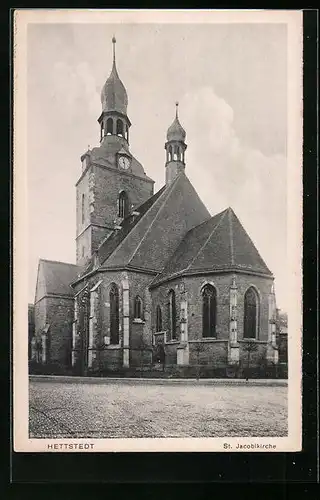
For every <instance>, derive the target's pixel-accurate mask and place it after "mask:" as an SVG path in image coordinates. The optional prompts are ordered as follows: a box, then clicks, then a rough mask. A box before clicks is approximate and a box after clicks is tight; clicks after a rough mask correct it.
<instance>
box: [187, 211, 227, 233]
mask: <svg viewBox="0 0 320 500" xmlns="http://www.w3.org/2000/svg"><path fill="white" fill-rule="evenodd" d="M227 210H228V208H225V209H224V210H221V212H218V213H217V214H214V215H212V216H211V217H210V219H207V220H204V221H203V222H200V224H198V225H197V226H194V227H192V228H191V229H189V231H188V233H191V231H194V230H195V229H198V228H199V227H201V226H203V225H204V224H208V223H209V222H210V221H212V219H214V218H215V217H218V215H220V216H222V214H223V213H224V212H226V211H227ZM188 233H187V234H188Z"/></svg>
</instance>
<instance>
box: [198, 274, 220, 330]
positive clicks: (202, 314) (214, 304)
mask: <svg viewBox="0 0 320 500" xmlns="http://www.w3.org/2000/svg"><path fill="white" fill-rule="evenodd" d="M209 288H210V289H212V290H213V296H212V297H213V300H214V303H213V306H214V310H213V320H214V324H213V328H211V327H212V325H211V321H210V320H209V329H208V332H209V335H205V334H204V333H205V331H204V326H205V325H204V306H205V302H204V293H205V290H206V289H209ZM210 304H211V299H210ZM209 312H210V311H208V313H209ZM201 316H202V318H201V320H202V330H201V331H202V338H204V339H208V338H209V339H210V338H211V339H216V338H217V288H216V287H215V286H214V285H212V284H211V283H206V284H205V285H203V286H202V288H201ZM211 330H213V332H214V335H211Z"/></svg>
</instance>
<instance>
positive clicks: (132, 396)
mask: <svg viewBox="0 0 320 500" xmlns="http://www.w3.org/2000/svg"><path fill="white" fill-rule="evenodd" d="M29 391H30V401H29V434H30V438H66V437H70V438H147V437H157V438H161V437H246V436H251V437H269V436H270V437H280V436H286V435H287V387H286V386H285V384H278V385H277V384H274V385H273V384H269V385H268V383H266V384H263V383H255V381H252V382H249V383H247V384H231V383H229V384H228V383H224V382H221V381H220V382H217V383H215V382H212V383H207V382H206V381H202V380H201V381H196V380H195V381H192V382H191V383H190V382H189V383H186V382H182V381H179V383H174V382H172V381H163V382H162V381H157V382H155V381H153V382H152V383H148V382H146V381H142V380H137V381H132V380H131V381H126V380H121V381H114V380H112V379H110V380H108V379H105V380H103V381H100V380H99V381H97V382H96V381H93V382H92V381H91V382H90V383H89V382H87V381H84V382H82V383H80V382H79V381H78V382H70V381H61V382H60V381H59V380H57V378H53V379H52V380H48V379H45V380H37V379H31V380H30V386H29Z"/></svg>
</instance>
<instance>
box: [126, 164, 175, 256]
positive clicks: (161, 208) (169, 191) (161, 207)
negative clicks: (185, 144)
mask: <svg viewBox="0 0 320 500" xmlns="http://www.w3.org/2000/svg"><path fill="white" fill-rule="evenodd" d="M183 175H184V173H183V172H181V173H180V174H179V175H178V176H177V177H176V178H175V179H174V181H173V182H172V184H171V185H170V186H168V194H167V196H166V197H165V198H164V199H163V200H162V204H161V206H160V208H159V210H158V212H157V213H156V215H155V217H154V219H153V221H152V222H151V224H150V225H149V227H148V229H147V231H146V232H145V233H144V235H143V237H142V238H141V240H140V241H139V244H138V245H137V246H136V248H135V250H134V252H133V254H132V255H131V257H130V258H129V259H128V264H129V265H130V262H131V261H132V260H133V259H134V256H135V255H136V253H137V251H138V249H139V248H140V247H141V245H142V242H143V241H144V239H145V238H146V236H147V234H148V233H149V232H150V230H151V228H152V226H153V225H154V223H155V221H156V220H157V218H158V216H159V214H160V213H161V211H162V210H163V207H164V206H165V202H166V201H167V200H168V198H169V197H170V195H171V193H172V191H173V187H174V186H175V185H176V184H177V183H178V180H179V179H181V178H182V176H183ZM165 192H166V189H165V190H164V191H163V193H162V194H164V193H165ZM161 196H162V195H160V196H159V198H158V199H160V198H161ZM142 219H143V217H142V218H141V219H140V220H142Z"/></svg>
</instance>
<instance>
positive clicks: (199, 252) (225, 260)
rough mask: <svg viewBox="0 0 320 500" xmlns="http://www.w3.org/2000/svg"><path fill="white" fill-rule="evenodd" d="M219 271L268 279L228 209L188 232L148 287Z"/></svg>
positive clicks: (244, 233) (267, 272)
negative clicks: (261, 276)
mask: <svg viewBox="0 0 320 500" xmlns="http://www.w3.org/2000/svg"><path fill="white" fill-rule="evenodd" d="M219 270H221V271H228V270H230V271H231V270H233V271H244V272H245V271H249V272H255V273H259V274H261V273H262V274H266V275H269V276H270V277H271V276H272V273H271V271H270V270H269V269H268V267H267V266H266V264H265V262H264V261H263V260H262V258H261V256H260V254H259V252H258V250H257V249H256V247H255V246H254V244H253V242H252V240H251V239H250V237H249V236H248V234H247V232H246V231H245V229H244V228H243V226H242V225H241V223H240V221H239V219H238V218H237V216H236V215H235V213H234V211H233V210H232V209H231V208H227V209H226V210H224V211H223V212H221V213H219V214H217V215H215V216H213V217H212V218H211V219H209V220H208V221H206V222H204V223H203V224H200V225H198V226H196V227H194V228H193V229H191V230H190V231H189V232H188V233H187V234H186V236H185V237H184V238H183V240H182V241H181V243H180V244H179V246H178V247H177V249H176V251H175V252H174V254H173V256H172V258H170V259H169V260H168V262H167V263H166V265H165V267H164V270H163V271H162V272H161V273H160V274H159V275H158V276H156V278H155V279H154V280H153V282H152V284H151V286H155V285H157V284H159V283H162V282H164V281H167V280H169V279H172V278H173V277H175V276H180V275H183V274H196V273H197V272H210V271H219Z"/></svg>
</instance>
